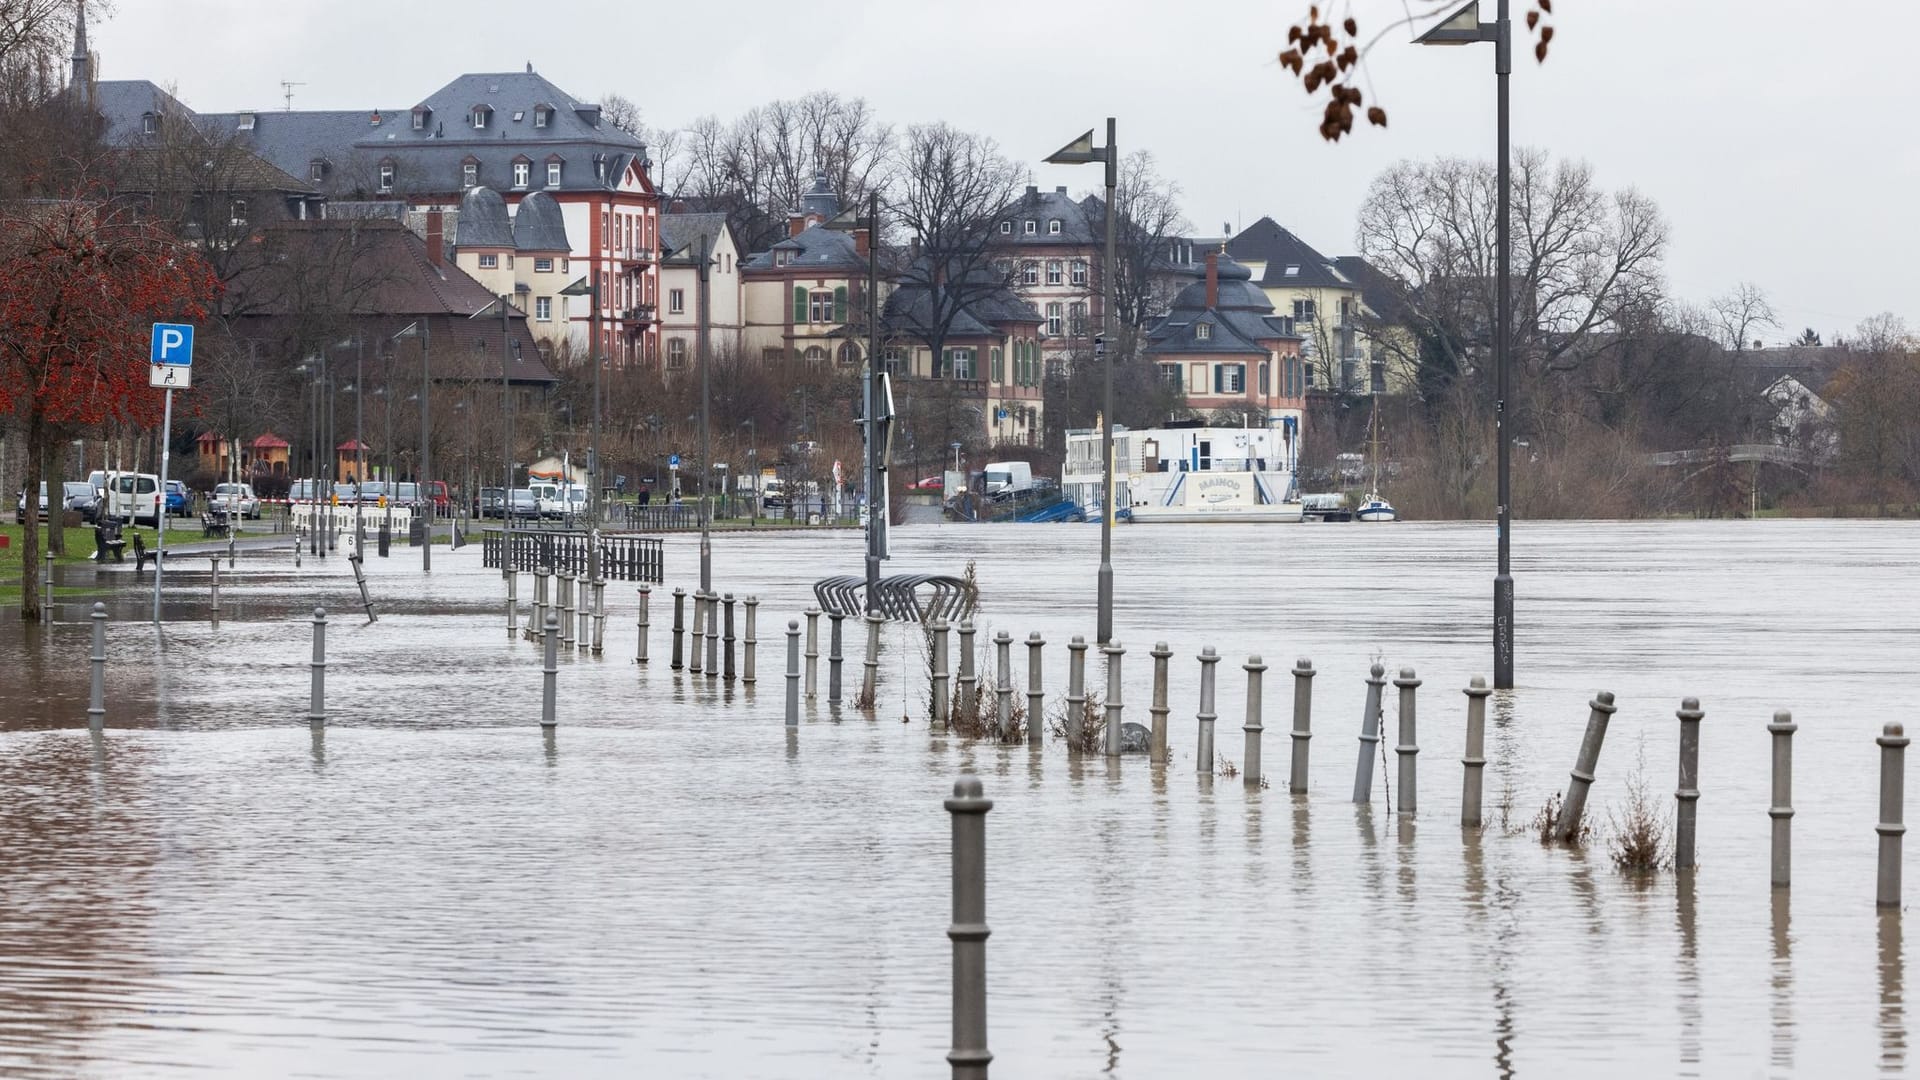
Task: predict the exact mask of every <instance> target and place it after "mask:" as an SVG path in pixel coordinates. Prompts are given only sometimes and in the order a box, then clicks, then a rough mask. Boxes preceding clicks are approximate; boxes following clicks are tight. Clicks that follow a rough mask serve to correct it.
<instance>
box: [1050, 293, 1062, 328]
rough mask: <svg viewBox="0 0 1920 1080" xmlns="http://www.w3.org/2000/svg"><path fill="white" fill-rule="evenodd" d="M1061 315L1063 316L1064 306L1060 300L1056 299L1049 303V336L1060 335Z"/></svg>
mask: <svg viewBox="0 0 1920 1080" xmlns="http://www.w3.org/2000/svg"><path fill="white" fill-rule="evenodd" d="M1061 317H1062V306H1061V304H1060V303H1059V302H1058V301H1055V302H1054V303H1051V304H1048V305H1047V336H1048V337H1059V336H1060V320H1061Z"/></svg>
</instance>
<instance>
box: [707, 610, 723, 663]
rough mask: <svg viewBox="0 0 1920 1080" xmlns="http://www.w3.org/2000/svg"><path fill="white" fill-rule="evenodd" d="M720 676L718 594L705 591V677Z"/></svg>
mask: <svg viewBox="0 0 1920 1080" xmlns="http://www.w3.org/2000/svg"><path fill="white" fill-rule="evenodd" d="M719 677H720V594H719V593H717V592H713V591H711V590H709V591H708V592H707V678H709V679H717V678H719Z"/></svg>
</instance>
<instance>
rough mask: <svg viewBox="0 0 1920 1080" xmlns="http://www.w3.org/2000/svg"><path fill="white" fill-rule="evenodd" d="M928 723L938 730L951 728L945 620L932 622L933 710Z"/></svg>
mask: <svg viewBox="0 0 1920 1080" xmlns="http://www.w3.org/2000/svg"><path fill="white" fill-rule="evenodd" d="M928 721H929V722H930V723H931V724H932V725H933V726H934V727H938V728H945V727H951V726H952V724H951V723H950V721H949V720H948V717H947V620H945V619H935V620H933V710H932V712H930V713H929V714H928Z"/></svg>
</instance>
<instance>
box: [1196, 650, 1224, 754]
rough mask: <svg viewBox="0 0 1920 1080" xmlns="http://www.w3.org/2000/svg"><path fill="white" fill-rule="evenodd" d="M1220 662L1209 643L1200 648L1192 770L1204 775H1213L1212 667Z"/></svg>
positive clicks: (1218, 655)
mask: <svg viewBox="0 0 1920 1080" xmlns="http://www.w3.org/2000/svg"><path fill="white" fill-rule="evenodd" d="M1219 662H1220V654H1219V653H1217V652H1214V651H1213V646H1211V645H1209V646H1207V647H1206V648H1204V649H1201V650H1200V713H1199V715H1198V716H1197V717H1196V719H1198V720H1199V721H1200V747H1199V749H1198V750H1196V751H1195V753H1196V754H1197V755H1198V756H1199V760H1198V761H1197V762H1196V763H1195V765H1194V771H1195V772H1198V773H1201V774H1202V775H1205V776H1212V775H1213V722H1214V720H1215V719H1216V717H1215V716H1214V712H1213V668H1214V665H1215V664H1218V663H1219Z"/></svg>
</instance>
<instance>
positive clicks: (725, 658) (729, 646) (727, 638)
mask: <svg viewBox="0 0 1920 1080" xmlns="http://www.w3.org/2000/svg"><path fill="white" fill-rule="evenodd" d="M720 610H721V613H722V614H723V615H724V616H725V624H724V629H725V635H724V636H723V637H722V638H721V641H722V643H723V644H724V645H725V648H724V649H722V650H721V653H720V659H721V661H722V662H723V664H724V666H723V667H722V669H721V671H722V677H723V678H725V679H726V680H727V681H728V682H732V681H733V678H734V667H733V645H734V641H735V638H734V636H733V594H732V593H727V594H725V595H723V596H721V598H720Z"/></svg>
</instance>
